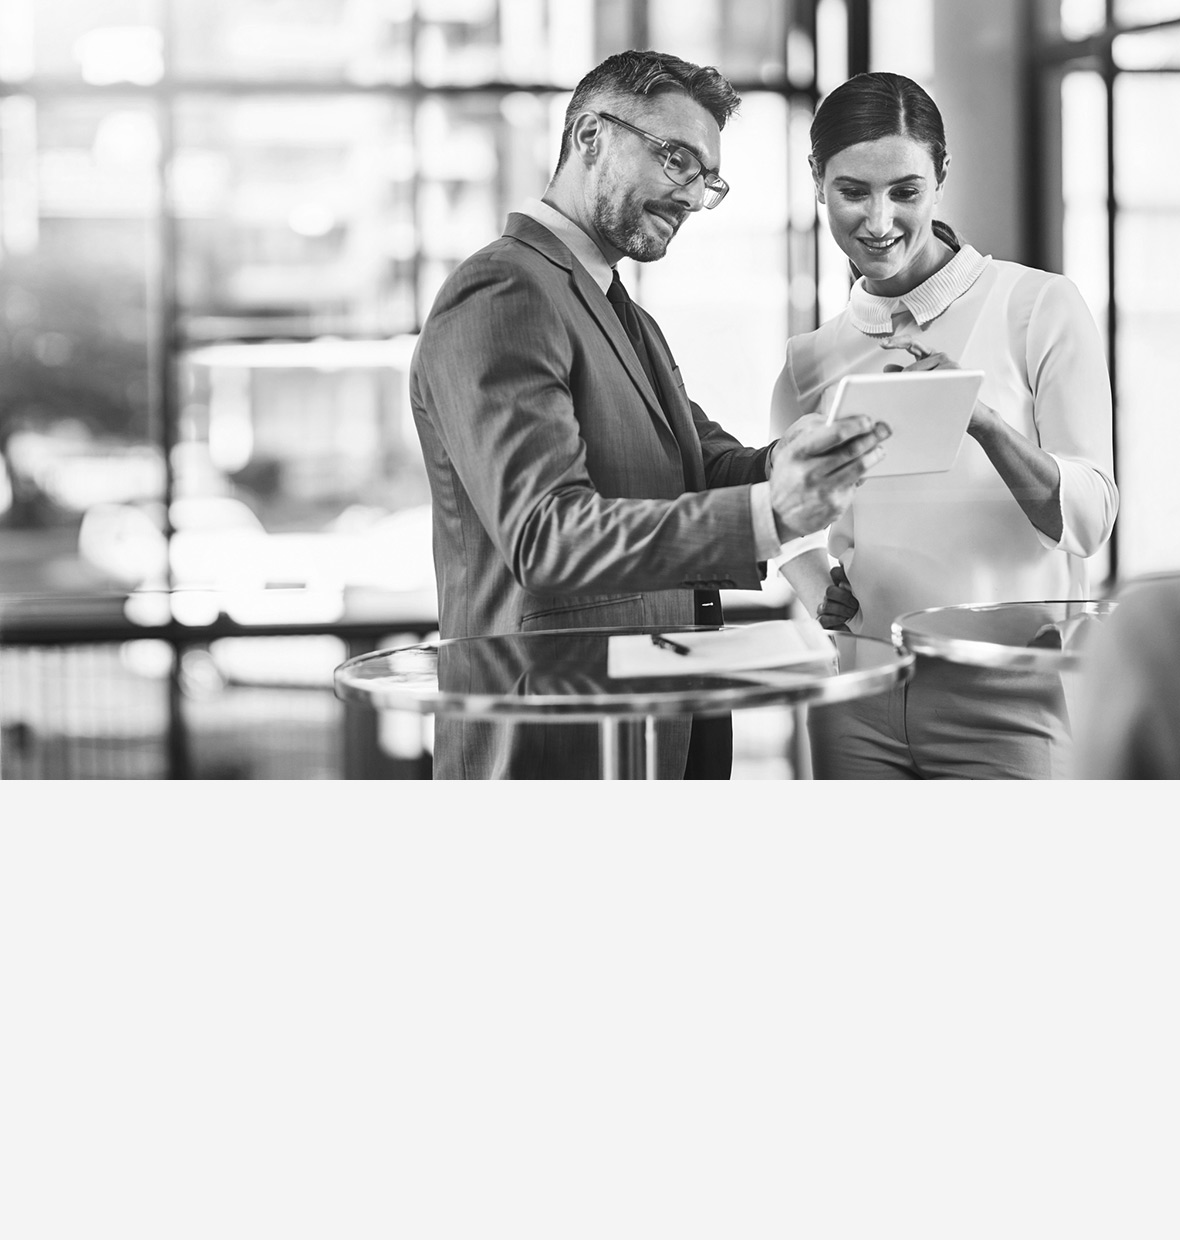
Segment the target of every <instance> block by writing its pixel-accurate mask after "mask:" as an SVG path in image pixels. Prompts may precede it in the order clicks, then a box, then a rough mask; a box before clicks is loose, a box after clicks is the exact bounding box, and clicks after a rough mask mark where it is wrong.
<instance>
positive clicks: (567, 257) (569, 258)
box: [504, 212, 695, 457]
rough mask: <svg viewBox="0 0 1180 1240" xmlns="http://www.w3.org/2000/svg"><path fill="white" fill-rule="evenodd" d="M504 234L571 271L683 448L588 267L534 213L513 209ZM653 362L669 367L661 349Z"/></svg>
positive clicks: (655, 412)
mask: <svg viewBox="0 0 1180 1240" xmlns="http://www.w3.org/2000/svg"><path fill="white" fill-rule="evenodd" d="M504 235H505V236H506V237H515V238H516V239H517V240H519V241H523V242H525V243H526V244H527V245H530V246H532V247H533V249H535V250H539V251H540V252H541V253H542V254H544V255H545V257H546V258H548V259H550V260H551V261H552V262H554V263H556V264H557V265H558V266H559V267H564V268H565V270H566V271H568V272H569V273H570V284H571V285H572V287H573V290H574V292H575V293H576V294H577V296H578V299H579V300H580V301H581V302H582V304H583V305H584V306H585V307H586V310H587V311H588V313H589V314H590V317H591V318H592V319H594V321H595V322H596V323H597V324H598V326H599V328H601V330H602V332H603V333H604V335H605V336H606V338H607V340H608V341H609V342H610V345H611V348H612V349H613V350H614V351H615V354H616V355H617V357H618V359H619V361H620V362H621V363H622V365H623V369H624V370H625V371H626V372H627V374H628V376H629V377H630V379H631V382H632V383H634V384H635V386H636V387H637V388H638V389H639V394H640V395H641V396H642V397H643V399H644V402H645V403H646V405H647V408H648V412H649V413H650V414H651V415H652V417H653V418H654V419H655V422H656V424H657V426H658V427H659V428H660V429H661V430H662V431H664V432H665V433H666V434H668V435H670V436H671V437H672V439H673V440H675V441H676V445H677V447H678V448H680V447H681V444H680V436H679V435H678V434H677V433H676V430H675V428H674V427H673V426H672V425H671V424H670V423H669V421H668V415H667V414H666V413H665V411H664V407H663V406H662V405H661V404H660V398H659V396H658V395H657V394H656V392H654V391H653V390H652V386H651V384H650V383H649V382H648V381H647V375H646V374H644V372H643V367H642V365H640V362H639V358H637V357H636V356H635V349H634V348H633V347H632V345H631V341H630V340H628V339H627V333H626V332H625V331H624V330H623V325H622V324H621V323H620V322H619V320H618V318H617V317H616V316H615V312H614V311H613V310H612V309H611V305H610V302H609V301H607V299H606V295H605V294H604V293H603V291H602V289H600V288H599V287H598V285H597V284H596V283H595V281H594V278H593V277H592V276H591V275H590V273H589V272H588V271H587V270H586V268H585V267H583V266H582V264H581V263H579V262H578V261H577V260H576V259H575V258H574V256H573V255H572V254H571V253H570V252H569V250H568V249H567V248H566V247H565V246H564V245H562V243H561V242H560V241H559V240H558V239H557V238H556V237H555V236H554V235H553V234H552V233H551V232H550V231H549V229H547V228H546V227H545V226H544V225H543V224H538V223H537V221H536V220H534V219H533V218H532V217H531V216H528V215H521V214H520V213H519V212H513V213H512V214H511V215H510V216H509V217H508V225H507V227H506V228H505V229H504ZM657 354H658V358H657ZM653 364H655V365H658V366H659V367H660V369H661V371H663V370H666V369H667V366H666V364H665V363H664V362H663V350H662V349H660V350H656V351H653ZM669 383H670V386H671V387H672V388H675V386H676V385H675V383H674V382H671V376H670V375H669ZM694 434H695V431H694ZM683 455H684V453H683V449H682V448H681V456H682V457H683Z"/></svg>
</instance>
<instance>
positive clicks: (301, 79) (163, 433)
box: [0, 0, 867, 774]
mask: <svg viewBox="0 0 1180 1240" xmlns="http://www.w3.org/2000/svg"><path fill="white" fill-rule="evenodd" d="M866 12H867V9H866V6H865V5H864V4H863V2H860V0H847V2H846V0H807V2H806V3H800V2H798V0H742V3H740V4H734V3H731V2H730V0H94V2H93V3H87V4H78V3H76V0H2V3H0V374H2V381H0V603H2V602H3V600H4V599H5V598H9V597H15V596H20V595H28V594H35V595H39V596H60V597H62V598H71V597H75V596H79V595H83V594H89V595H93V594H96V593H97V594H106V593H109V594H111V595H112V596H114V595H116V594H121V593H123V592H127V591H131V592H132V593H133V594H134V593H135V592H139V591H142V592H145V598H151V597H158V596H155V595H150V594H149V593H148V592H150V591H152V590H154V589H155V588H156V587H161V586H164V587H183V588H185V589H186V590H187V591H189V594H188V595H187V596H186V597H185V602H184V606H185V607H186V608H187V609H188V610H187V611H185V613H184V614H183V615H182V614H179V612H178V611H176V610H175V609H176V608H179V607H180V606H181V603H180V601H179V598H177V599H174V603H173V606H174V613H173V619H174V620H176V621H177V622H179V623H181V624H198V623H204V624H208V623H209V622H210V621H211V619H212V618H214V617H223V618H227V619H228V620H229V621H232V622H233V623H234V624H236V625H244V626H249V625H251V624H266V623H274V622H276V621H278V620H281V619H282V618H283V617H284V616H285V617H286V618H288V619H291V618H295V619H297V620H298V622H299V623H300V624H302V625H303V626H305V627H306V628H308V629H309V630H311V629H314V630H316V632H315V633H312V632H308V633H307V634H306V635H305V636H306V640H305V639H304V638H300V639H298V640H294V639H291V640H289V641H288V644H287V645H286V646H282V645H280V644H275V643H276V642H279V641H280V640H287V639H278V638H270V637H263V636H258V637H256V638H252V639H250V641H248V642H247V644H245V645H242V644H238V645H232V644H231V645H227V644H226V642H225V641H224V640H217V641H211V642H208V643H205V644H204V645H198V646H196V647H195V648H192V649H189V648H187V647H184V646H182V645H177V646H176V647H175V648H174V650H173V652H172V657H171V658H170V659H169V658H168V657H167V649H166V647H164V646H161V645H152V644H150V643H149V644H147V645H143V644H142V643H141V644H136V643H134V642H128V643H125V644H124V645H123V646H122V647H119V646H114V647H111V648H109V649H107V650H106V652H105V654H104V655H103V660H100V662H101V668H99V664H98V663H95V662H94V661H93V660H89V661H87V660H86V659H83V660H82V662H81V663H76V662H75V663H71V662H69V659H67V660H66V661H65V662H62V661H61V660H60V659H58V660H55V659H51V658H49V657H48V656H46V658H44V659H41V658H40V657H38V658H33V657H32V656H29V657H28V658H23V661H18V662H17V663H14V662H13V661H12V659H11V658H10V659H9V661H8V663H7V664H6V667H5V686H6V693H5V694H0V698H3V699H4V705H3V707H2V709H0V715H2V718H0V722H2V723H3V725H4V727H5V729H6V730H7V731H6V735H7V736H8V737H9V738H10V740H11V738H12V737H14V736H20V737H25V738H26V739H27V738H28V737H36V736H42V735H48V734H49V733H54V734H55V735H56V733H57V731H67V732H68V731H69V730H70V729H75V730H78V729H81V731H82V732H83V733H87V734H89V732H91V731H93V729H92V728H91V726H90V723H89V722H86V721H83V722H81V723H80V722H78V720H79V719H80V718H81V717H82V715H84V714H85V711H83V710H82V708H80V707H79V708H78V709H75V708H74V707H73V706H70V707H69V708H68V710H67V709H66V708H65V707H63V708H62V710H63V711H64V714H62V712H56V713H55V709H50V707H51V706H52V703H53V702H56V701H57V700H58V696H57V695H58V693H59V688H60V686H62V685H65V684H73V683H75V682H78V683H82V682H85V684H90V685H98V684H101V685H103V686H105V687H104V688H102V689H101V690H99V689H96V690H95V692H96V693H101V694H102V695H105V696H106V697H110V696H112V695H114V696H118V695H119V694H123V698H121V699H120V700H124V699H125V700H126V701H127V702H130V701H131V700H132V697H135V700H137V701H140V700H141V699H142V702H150V703H151V707H150V709H149V708H147V707H146V706H142V704H141V706H140V707H137V708H136V709H134V710H129V711H126V712H124V714H122V715H119V714H118V713H117V712H116V714H115V715H112V716H110V718H111V719H112V720H114V721H115V722H112V723H111V728H113V729H114V731H113V732H112V733H111V735H112V736H113V737H116V739H117V740H118V744H119V745H122V743H123V740H124V739H126V738H125V736H124V732H125V730H126V729H125V724H126V721H127V720H130V719H135V720H139V721H144V720H147V721H148V724H145V725H144V726H147V727H148V731H149V732H151V733H152V735H154V736H156V739H157V741H158V743H155V747H154V749H152V751H151V753H150V754H149V753H147V752H146V751H143V752H141V753H140V754H139V755H138V757H137V758H136V759H135V760H133V761H131V762H130V765H129V767H128V768H127V769H142V770H144V771H145V772H146V771H152V772H155V773H157V774H158V773H159V767H160V764H161V763H163V762H165V758H164V756H163V755H164V753H165V750H166V749H169V748H170V750H171V752H172V754H173V756H174V758H175V757H176V755H178V754H180V755H181V756H182V758H183V755H184V754H185V753H187V754H188V762H187V768H186V769H188V770H190V771H192V772H193V773H196V774H208V773H209V771H210V770H217V769H222V768H220V767H218V766H217V765H216V763H217V762H223V763H224V764H228V766H229V767H231V768H232V767H233V762H232V761H231V759H233V757H234V755H241V754H242V753H243V752H244V750H243V748H242V746H241V744H240V736H239V734H238V733H234V739H229V740H226V739H225V735H226V734H225V731H224V728H222V730H221V732H218V731H217V729H218V728H219V727H221V725H220V724H219V723H218V720H219V719H222V718H223V717H224V718H225V719H228V718H229V717H230V716H231V715H232V716H235V717H238V718H239V719H240V718H245V717H246V716H249V715H250V714H251V712H253V711H256V710H262V709H263V707H261V706H259V705H258V701H259V700H260V699H257V697H256V695H257V694H258V693H265V692H269V691H271V690H276V691H277V690H285V691H286V692H287V697H286V698H284V701H286V702H287V703H288V704H290V709H287V711H286V713H287V715H288V716H289V719H288V722H291V720H293V719H294V717H295V715H296V714H298V710H297V709H296V706H297V705H298V703H299V702H301V701H303V699H302V698H300V697H299V696H298V695H299V693H303V692H304V691H308V692H311V693H312V696H311V697H309V698H307V699H306V700H307V702H308V703H309V705H308V706H307V710H308V716H307V717H308V721H309V722H308V726H309V727H316V726H320V724H321V723H322V722H323V719H324V718H327V716H328V715H330V714H331V711H332V710H333V709H335V707H334V706H333V704H332V703H331V701H330V672H331V667H332V665H333V660H335V661H339V660H340V658H341V657H342V651H343V649H344V647H343V646H342V645H341V644H340V642H341V641H342V640H343V637H342V634H344V633H345V631H346V629H345V626H347V625H348V624H349V623H352V622H354V621H357V620H358V617H359V618H360V619H361V620H364V621H365V622H371V621H374V620H375V618H377V619H383V618H384V617H385V616H386V615H387V614H388V615H389V616H390V617H391V621H392V620H406V619H407V618H408V619H409V620H412V621H413V622H414V623H415V625H416V626H417V628H416V630H415V631H419V632H421V631H423V627H422V626H423V625H425V624H429V623H430V622H431V616H430V614H429V613H430V611H431V609H433V606H434V600H433V593H434V591H433V564H432V561H431V549H430V539H429V493H428V488H427V486H426V481H425V475H424V471H423V469H422V466H421V460H420V453H419V448H418V442H417V437H416V435H415V433H414V429H413V424H412V418H411V416H410V411H409V406H408V393H407V383H406V379H407V368H408V362H409V357H410V353H411V350H412V347H413V343H414V340H415V338H416V333H417V331H418V329H419V328H420V326H421V324H422V322H423V320H424V318H425V315H426V314H427V312H428V310H429V308H430V305H431V302H432V300H433V298H434V296H435V293H436V292H437V290H438V288H439V285H440V284H441V283H442V281H443V280H444V279H445V278H446V276H447V274H448V273H449V272H450V271H451V270H452V269H453V268H454V266H455V265H456V264H457V263H458V262H460V261H461V260H462V259H463V258H464V257H465V256H466V255H468V254H470V253H471V252H472V251H474V250H476V249H478V248H479V247H480V246H482V245H485V244H486V243H488V242H489V241H491V240H493V239H494V238H495V237H496V236H498V235H499V234H500V232H501V231H502V229H503V226H504V222H505V218H506V216H507V214H508V213H509V211H511V210H512V209H513V208H514V207H515V206H517V205H518V204H520V203H521V202H522V201H523V200H524V199H525V198H526V197H530V196H539V195H540V194H541V193H542V192H543V191H544V188H545V186H546V184H547V182H548V179H549V176H550V174H551V172H552V169H553V166H554V164H555V162H556V157H557V151H558V142H559V138H560V134H561V129H562V114H563V111H564V108H565V105H566V103H567V101H568V98H569V92H570V91H571V89H572V88H573V86H574V85H575V84H576V82H577V81H578V80H579V78H580V77H581V76H582V75H583V74H584V73H585V72H586V71H587V70H588V69H590V68H591V67H592V66H593V65H594V64H596V63H597V62H598V61H599V60H601V59H602V58H603V57H604V56H606V55H608V54H610V53H612V52H615V51H619V50H622V49H624V48H627V47H645V46H646V47H658V48H667V49H668V50H669V51H674V52H676V53H677V54H678V55H681V56H683V57H685V58H687V59H690V60H695V61H697V62H700V63H707V64H713V65H716V66H717V67H718V68H720V69H721V70H722V72H724V73H726V75H727V76H728V77H730V78H731V80H733V81H734V83H735V85H736V86H737V87H738V89H739V91H740V92H741V94H742V96H743V105H742V108H741V110H740V112H739V114H738V115H737V116H736V117H735V118H734V119H733V120H732V121H731V122H730V124H729V125H728V126H727V127H726V131H725V134H724V136H723V142H722V149H723V152H724V171H725V176H726V178H727V179H728V180H729V181H730V183H731V184H732V186H733V190H732V192H731V193H730V195H729V196H728V198H727V200H726V202H725V204H724V207H723V208H722V209H721V210H719V211H716V212H709V213H703V214H702V215H701V216H699V217H697V218H696V219H694V220H693V221H692V223H691V225H690V226H689V227H688V228H686V229H685V230H684V231H683V233H682V234H681V236H680V237H679V238H678V239H677V242H676V247H675V250H674V252H673V254H672V255H671V256H670V257H669V259H668V260H667V261H666V262H663V263H659V264H651V265H648V266H646V267H641V266H640V265H638V264H634V265H630V264H629V265H628V267H629V270H628V271H627V273H626V278H627V279H628V280H629V281H630V282H631V283H632V285H633V290H634V291H635V292H636V293H637V294H638V295H639V296H640V297H641V298H642V300H643V302H644V303H645V304H646V305H647V306H648V308H649V309H651V310H652V311H653V312H654V313H655V314H656V315H657V316H658V317H659V318H660V320H661V322H662V324H663V326H664V328H665V331H666V333H667V335H668V337H669V340H670V343H671V345H672V347H673V350H674V352H675V353H676V355H677V358H678V361H679V362H680V364H681V367H682V369H683V371H684V374H685V377H686V380H687V382H688V385H689V389H690V391H691V392H692V394H693V396H694V397H695V398H696V399H697V400H698V401H699V403H701V404H702V405H703V406H704V407H705V408H706V409H707V410H708V411H709V412H710V414H712V415H713V416H715V417H717V418H718V419H719V420H720V421H722V423H723V424H724V425H726V426H727V427H728V428H729V429H731V430H732V431H733V432H734V433H735V434H737V435H739V436H740V437H742V438H744V439H746V440H747V441H748V442H750V443H762V442H765V440H766V438H767V436H768V433H769V427H768V421H769V416H768V415H769V400H770V393H771V389H772V387H773V384H774V380H775V378H776V376H777V373H778V370H779V368H780V366H781V362H782V357H783V351H784V346H785V342H786V338H787V336H788V334H789V333H793V332H798V331H806V330H809V329H811V328H813V327H814V326H816V325H817V323H818V321H819V318H820V317H821V316H826V314H829V313H832V312H833V311H834V310H835V309H837V308H838V307H839V305H841V304H842V302H843V298H844V296H845V295H846V291H847V268H846V264H844V263H843V262H842V261H839V260H837V259H835V258H834V257H833V256H832V255H831V253H830V249H829V252H827V254H826V257H825V254H824V253H822V252H821V251H820V250H819V245H820V244H821V243H820V242H819V241H818V240H817V229H816V214H815V206H814V200H813V195H812V188H811V180H810V174H809V172H808V168H807V160H806V155H807V128H808V126H809V124H810V119H811V115H812V112H813V109H814V105H815V101H816V99H817V97H818V95H819V93H821V92H822V91H823V90H825V89H829V88H830V87H831V86H832V85H834V84H835V83H836V82H837V81H838V80H840V79H841V78H842V77H843V76H845V75H846V74H847V73H848V72H849V71H851V69H853V68H856V67H864V66H863V65H859V64H857V63H855V56H850V51H849V49H850V48H851V47H852V46H853V45H854V43H855V42H856V39H857V37H858V35H859V37H860V38H861V41H862V43H863V42H864V31H863V27H864V24H865V14H866ZM391 600H392V601H391ZM145 606H146V607H148V609H149V610H150V605H149V604H146V603H145ZM2 619H3V612H2V611H0V621H2ZM157 619H158V617H157ZM219 622H220V621H219ZM348 631H349V632H353V633H355V629H353V630H348ZM389 631H392V632H397V631H399V630H398V629H396V628H391V629H390V630H389ZM407 631H408V630H407ZM317 636H318V637H324V638H329V639H332V640H335V641H336V642H337V644H336V645H333V646H323V645H322V644H321V645H320V646H316V647H315V648H314V650H313V649H312V647H309V646H308V645H307V644H306V641H314V640H315V639H316V637H317ZM292 642H293V643H294V644H292ZM299 642H304V644H302V645H301V644H299ZM268 643H269V644H268ZM73 657H74V656H73V655H71V656H70V658H73ZM78 657H79V658H81V655H79V656H78ZM104 660H105V661H104ZM59 664H60V666H59ZM34 666H36V667H37V668H41V670H42V672H43V673H44V674H43V675H42V676H41V678H40V679H38V677H36V676H33V675H32V674H31V673H30V674H29V675H27V676H26V675H25V672H26V671H27V670H28V669H29V668H33V667H34ZM96 668H99V670H97V671H96V670H95V669H96ZM21 669H25V670H23V671H22V670H21ZM79 669H81V670H79ZM85 669H89V670H85ZM38 685H40V686H41V688H38V687H37V686H38ZM46 686H48V687H46ZM231 690H232V691H233V692H236V693H237V697H236V698H232V703H236V704H232V703H231V697H232V693H231ZM315 691H318V692H320V693H321V696H320V697H316V696H315ZM325 692H326V693H327V694H328V701H327V704H326V705H325V699H324V697H323V696H322V694H323V693H325ZM37 694H40V695H41V696H40V698H39V699H38V703H39V704H38V703H34V704H33V705H32V706H29V705H27V702H28V701H32V699H33V698H35V697H36V696H37ZM128 694H130V695H132V696H127V695H128ZM252 694H253V695H255V696H251V695H252ZM135 695H138V696H135ZM65 700H66V699H65V698H64V697H63V698H61V701H63V702H64V701H65ZM266 709H271V708H270V707H267V708H266ZM277 709H278V711H279V712H280V713H281V712H282V711H283V709H284V708H283V707H281V706H280V707H278V708H277ZM299 709H302V707H299ZM79 712H81V713H79ZM292 712H294V713H292ZM59 714H60V715H61V716H62V717H61V718H60V719H59V718H58V715H59ZM67 715H68V716H69V718H66V716H67ZM51 716H52V718H51ZM321 716H323V718H321ZM87 718H89V717H87ZM165 718H167V719H169V720H170V721H171V724H170V726H171V727H172V729H173V732H172V735H171V736H170V739H168V742H167V744H165V743H164V740H163V739H161V738H160V736H159V727H158V724H159V720H160V719H165ZM118 720H123V721H124V722H123V723H120V722H118ZM151 720H155V721H156V722H155V723H151V722H150V721H151ZM71 721H72V722H71ZM149 724H150V726H149ZM127 726H130V725H129V724H128V725H127ZM136 726H138V724H137V725H136ZM239 731H240V729H239ZM249 731H250V729H247V732H249ZM182 733H183V735H181V734H182ZM219 736H220V737H221V739H220V740H219V739H218V737H219ZM112 743H113V742H112ZM290 743H291V745H292V746H293V747H294V748H295V749H296V750H297V749H298V746H299V744H300V743H301V742H299V741H297V740H293V741H291V742H290ZM21 744H22V745H24V744H25V742H24V741H22V742H21ZM29 744H30V745H31V742H30V743H29ZM25 748H26V749H27V751H28V754H29V755H33V756H31V757H29V760H28V762H27V763H25V766H24V767H23V768H22V762H23V761H24V759H23V758H22V759H21V760H20V761H15V760H13V759H12V756H11V754H12V751H11V748H10V755H9V757H10V761H9V765H8V770H9V772H10V773H11V772H12V771H13V770H14V769H18V770H19V769H27V770H29V771H33V770H34V769H38V770H41V771H42V772H44V771H45V770H48V769H56V768H53V767H52V763H50V765H49V766H46V765H45V763H44V762H41V765H40V766H39V767H38V766H37V762H40V761H41V759H39V758H38V759H37V761H36V762H35V761H34V757H35V756H36V755H35V754H34V749H35V748H36V747H35V746H34V747H33V748H30V747H29V745H26V746H25ZM281 748H282V746H277V747H276V749H281ZM41 750H44V746H41ZM41 750H38V751H37V752H41ZM22 752H24V751H22ZM215 754H221V755H222V757H220V758H217V759H216V760H215V759H214V757H212V756H210V755H215ZM202 755H204V756H202ZM177 762H179V766H180V767H185V765H186V764H185V762H184V761H183V760H180V759H178V760H177V761H174V762H173V767H174V768H175V767H176V766H177ZM136 763H138V764H139V765H138V766H137V765H136ZM202 764H204V765H202ZM210 764H213V765H210ZM79 769H81V768H79ZM87 769H89V768H87ZM246 773H247V774H249V773H250V772H249V771H247V772H246ZM288 773H290V774H297V773H299V772H297V771H293V770H291V771H289V772H288ZM255 774H257V772H255Z"/></svg>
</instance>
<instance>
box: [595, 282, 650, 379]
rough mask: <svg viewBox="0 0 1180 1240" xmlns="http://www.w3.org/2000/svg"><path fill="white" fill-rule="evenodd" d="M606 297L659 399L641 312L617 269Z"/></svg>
mask: <svg viewBox="0 0 1180 1240" xmlns="http://www.w3.org/2000/svg"><path fill="white" fill-rule="evenodd" d="M606 297H607V300H608V301H609V302H610V304H611V308H612V309H613V310H614V312H615V315H616V317H617V318H618V320H619V322H620V323H622V325H623V330H624V331H625V332H626V333H627V339H628V340H630V341H631V347H632V348H633V349H634V350H635V356H636V357H638V358H639V364H640V365H641V366H642V367H643V373H644V374H645V375H647V381H648V383H650V384H651V386H652V390H653V391H654V392H655V394H656V397H657V398H658V397H659V395H660V389H659V387H658V386H657V384H656V374H655V371H654V370H653V369H652V364H651V356H650V354H649V353H648V351H647V343H646V342H645V341H644V339H643V331H642V329H641V328H640V326H639V312H638V311H637V310H636V309H635V303H634V302H633V301H632V300H631V294H630V293H628V292H627V290H626V288H625V287H624V286H623V282H622V280H620V279H619V272H618V269H617V268H616V269H615V273H614V275H613V276H612V277H611V282H610V288H608V289H607V290H606Z"/></svg>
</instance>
